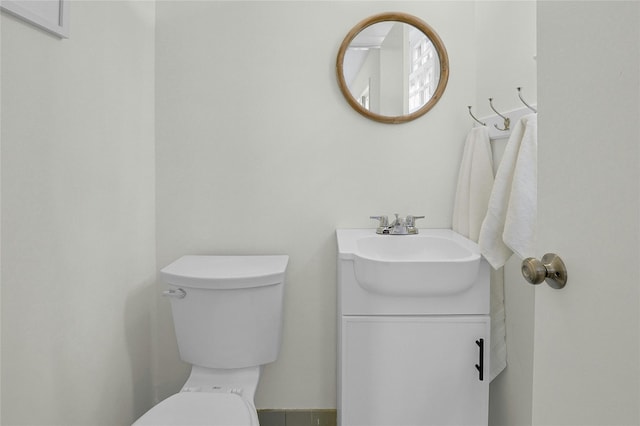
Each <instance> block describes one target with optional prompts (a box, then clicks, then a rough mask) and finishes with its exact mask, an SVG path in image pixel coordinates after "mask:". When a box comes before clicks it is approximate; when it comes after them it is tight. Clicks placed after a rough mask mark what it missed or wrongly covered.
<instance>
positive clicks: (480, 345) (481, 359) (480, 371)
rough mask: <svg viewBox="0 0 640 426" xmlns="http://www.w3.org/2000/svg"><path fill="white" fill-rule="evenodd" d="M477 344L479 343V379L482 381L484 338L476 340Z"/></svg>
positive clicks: (477, 366) (477, 365) (477, 367)
mask: <svg viewBox="0 0 640 426" xmlns="http://www.w3.org/2000/svg"><path fill="white" fill-rule="evenodd" d="M476 345H478V358H479V361H480V363H479V364H476V369H477V370H478V379H480V381H483V380H484V339H480V340H476Z"/></svg>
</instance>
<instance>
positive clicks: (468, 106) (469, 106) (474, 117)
mask: <svg viewBox="0 0 640 426" xmlns="http://www.w3.org/2000/svg"><path fill="white" fill-rule="evenodd" d="M467 108H469V115H470V116H471V118H473V119H474V120H475V121H477V122H478V123H480V124H481V125H483V126H486V125H487V124H486V123H483V122H482V121H480V120H478V119H477V118H476V116H475V115H473V113H472V112H471V105H467Z"/></svg>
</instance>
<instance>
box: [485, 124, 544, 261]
mask: <svg viewBox="0 0 640 426" xmlns="http://www.w3.org/2000/svg"><path fill="white" fill-rule="evenodd" d="M537 139H538V132H537V116H536V114H529V115H525V116H524V117H522V118H521V119H520V120H519V121H518V123H517V124H516V126H515V128H514V129H513V131H512V133H511V136H510V137H509V141H508V142H507V146H506V148H505V151H504V155H503V157H502V161H501V162H500V166H499V167H498V171H497V173H496V180H495V183H494V185H493V191H492V192H491V198H490V199H489V208H488V211H487V216H486V217H485V219H484V222H483V223H482V228H481V230H480V237H479V241H478V244H479V245H480V251H481V252H482V254H483V255H484V257H485V258H486V259H487V261H488V262H489V263H490V264H491V266H492V267H493V268H494V269H498V268H500V267H501V266H504V264H505V262H506V261H507V260H508V259H509V257H511V254H512V253H514V252H515V253H516V254H517V255H518V256H520V257H522V258H524V257H527V256H533V255H534V254H535V253H534V251H535V237H536V214H537V149H538V148H537V147H538V145H537V144H538V142H537Z"/></svg>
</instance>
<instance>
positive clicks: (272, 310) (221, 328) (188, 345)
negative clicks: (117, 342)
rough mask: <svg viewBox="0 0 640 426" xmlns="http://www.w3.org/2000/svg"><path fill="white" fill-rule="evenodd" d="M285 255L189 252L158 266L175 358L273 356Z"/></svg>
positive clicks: (199, 361) (245, 361)
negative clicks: (168, 304)
mask: <svg viewBox="0 0 640 426" xmlns="http://www.w3.org/2000/svg"><path fill="white" fill-rule="evenodd" d="M288 260H289V257H288V256H286V255H274V256H201V255H190V256H183V257H181V258H180V259H178V260H176V261H175V262H173V263H172V264H170V265H168V266H167V267H165V268H163V269H162V270H161V271H160V275H161V277H162V279H163V280H164V281H165V282H166V283H167V284H168V285H169V290H168V291H166V292H165V293H164V294H165V295H168V296H171V297H170V300H171V311H172V313H173V323H174V326H175V331H176V337H177V340H178V347H179V349H180V358H182V360H183V361H185V362H188V363H190V364H194V365H199V366H202V367H209V368H244V367H251V366H257V365H262V364H267V363H270V362H273V361H275V360H276V358H277V357H278V353H279V351H280V343H281V340H282V308H283V290H284V275H285V270H286V268H287V263H288Z"/></svg>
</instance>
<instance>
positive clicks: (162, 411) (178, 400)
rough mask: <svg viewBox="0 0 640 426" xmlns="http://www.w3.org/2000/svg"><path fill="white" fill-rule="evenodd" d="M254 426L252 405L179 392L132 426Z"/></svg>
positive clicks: (231, 397)
mask: <svg viewBox="0 0 640 426" xmlns="http://www.w3.org/2000/svg"><path fill="white" fill-rule="evenodd" d="M151 425H154V426H161V425H162V426H178V425H209V426H254V425H255V426H257V425H259V423H258V416H257V413H256V410H255V408H254V407H253V404H251V403H250V402H249V401H247V400H246V399H244V398H243V397H241V396H240V395H237V394H235V393H216V392H180V393H177V394H175V395H172V396H170V397H169V398H167V399H165V400H164V401H162V402H161V403H159V404H158V405H156V406H155V407H153V408H152V409H151V410H149V411H147V412H146V414H144V415H143V416H142V417H140V418H139V419H138V421H136V422H135V423H134V426H151Z"/></svg>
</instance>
